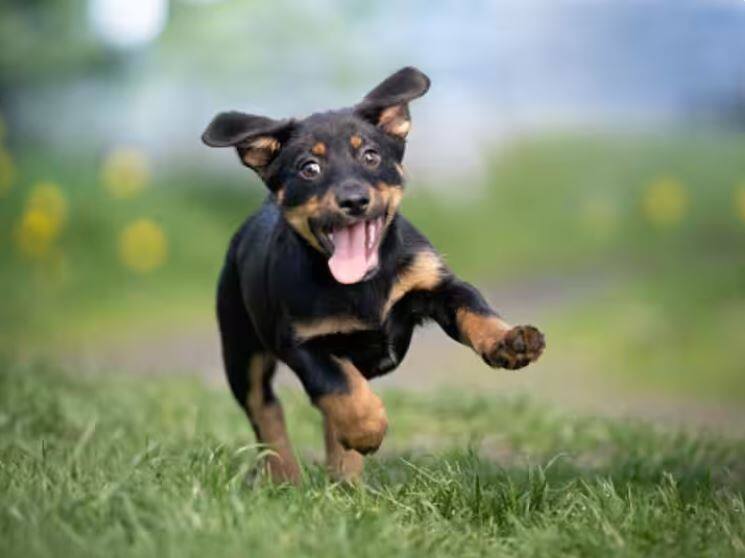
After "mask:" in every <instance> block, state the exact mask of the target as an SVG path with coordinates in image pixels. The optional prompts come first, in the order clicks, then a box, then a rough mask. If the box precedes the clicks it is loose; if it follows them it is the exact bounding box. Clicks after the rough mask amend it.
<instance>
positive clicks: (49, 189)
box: [26, 182, 67, 228]
mask: <svg viewBox="0 0 745 558" xmlns="http://www.w3.org/2000/svg"><path fill="white" fill-rule="evenodd" d="M26 208H27V209H28V210H35V211H41V212H43V213H45V214H46V215H47V216H48V217H49V218H50V219H51V220H52V221H54V222H55V224H56V225H57V226H58V228H60V227H61V226H62V225H63V224H64V222H65V220H66V219H67V200H66V199H65V195H64V193H63V192H62V189H61V188H60V187H59V186H58V185H57V184H55V183H54V182H39V183H38V184H36V185H35V186H34V187H33V188H32V189H31V193H30V194H29V196H28V200H27V201H26Z"/></svg>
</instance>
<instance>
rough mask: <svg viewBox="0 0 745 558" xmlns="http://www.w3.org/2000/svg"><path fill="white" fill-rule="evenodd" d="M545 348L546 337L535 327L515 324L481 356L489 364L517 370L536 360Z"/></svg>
mask: <svg viewBox="0 0 745 558" xmlns="http://www.w3.org/2000/svg"><path fill="white" fill-rule="evenodd" d="M545 348H546V339H545V337H544V336H543V334H542V333H541V332H540V331H538V329H537V328H535V327H533V326H515V327H513V328H512V329H511V330H509V331H508V332H507V333H506V334H505V335H504V337H502V339H500V340H499V341H498V342H497V344H496V345H494V348H493V349H492V350H491V351H489V352H488V353H487V354H485V355H483V356H484V360H485V361H486V363H487V364H488V365H489V366H493V367H495V368H507V369H508V370H517V369H518V368H523V367H525V366H527V365H528V364H530V363H531V362H534V361H536V360H538V357H539V356H541V353H542V352H543V349H545Z"/></svg>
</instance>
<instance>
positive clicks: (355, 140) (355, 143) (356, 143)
mask: <svg viewBox="0 0 745 558" xmlns="http://www.w3.org/2000/svg"><path fill="white" fill-rule="evenodd" d="M349 145H351V146H352V147H353V148H355V149H359V148H360V146H361V145H362V138H361V137H360V136H358V135H357V134H355V135H353V136H352V137H350V138H349Z"/></svg>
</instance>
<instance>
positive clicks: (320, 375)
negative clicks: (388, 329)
mask: <svg viewBox="0 0 745 558" xmlns="http://www.w3.org/2000/svg"><path fill="white" fill-rule="evenodd" d="M283 359H284V360H285V362H286V363H287V365H288V366H289V367H290V368H292V369H293V371H294V372H295V373H296V374H297V376H298V378H299V379H300V381H301V382H302V384H303V387H304V388H305V390H306V392H307V393H308V395H309V396H310V398H311V400H312V401H313V404H314V405H315V406H316V407H318V409H319V410H320V411H321V413H322V414H323V419H324V429H325V437H326V452H327V455H326V459H327V466H328V468H329V470H330V472H331V473H332V474H333V475H334V476H335V477H336V478H339V479H347V480H348V479H351V478H355V477H357V476H359V475H360V474H361V472H362V456H361V455H360V454H367V453H372V452H374V451H375V450H377V449H378V447H379V446H380V444H381V443H382V442H383V437H384V436H385V433H386V430H387V429H388V419H387V416H386V412H385V407H384V406H383V402H382V401H381V400H380V398H379V397H378V396H377V395H375V394H374V393H373V392H372V390H371V389H370V385H369V383H368V381H367V380H366V379H365V377H364V376H363V375H362V374H361V373H360V371H359V370H357V368H356V367H355V366H354V364H352V363H351V362H350V361H349V360H347V359H343V358H337V357H335V356H333V355H329V354H326V353H323V352H320V351H315V350H311V349H308V348H304V347H302V346H301V347H296V348H293V349H292V350H290V351H288V353H287V354H286V355H283Z"/></svg>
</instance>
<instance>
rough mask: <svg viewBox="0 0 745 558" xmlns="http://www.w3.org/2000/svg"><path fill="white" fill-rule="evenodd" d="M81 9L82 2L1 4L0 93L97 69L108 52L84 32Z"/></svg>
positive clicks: (16, 0) (9, 1)
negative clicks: (0, 78)
mask: <svg viewBox="0 0 745 558" xmlns="http://www.w3.org/2000/svg"><path fill="white" fill-rule="evenodd" d="M85 9H86V2H85V1H84V0H4V1H3V2H2V3H0V76H2V81H3V83H1V84H0V91H2V88H10V87H19V86H21V85H31V84H38V83H42V82H43V83H50V82H55V81H59V80H60V79H62V80H64V79H68V78H69V77H70V76H74V75H80V73H82V72H84V71H85V70H88V69H90V68H92V67H95V66H98V65H101V62H103V61H104V60H105V56H106V53H105V52H104V50H103V48H102V47H101V45H100V44H99V43H98V42H97V41H96V40H95V39H94V38H93V36H92V34H91V33H90V31H88V30H87V29H86V28H85ZM81 22H82V24H81Z"/></svg>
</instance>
